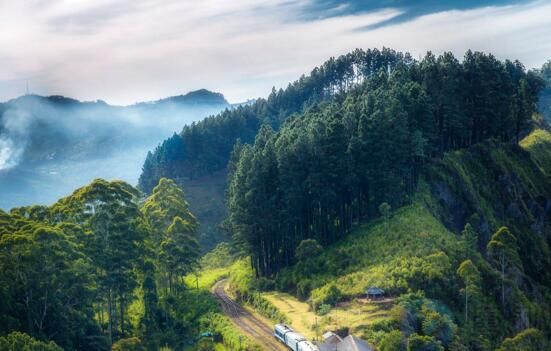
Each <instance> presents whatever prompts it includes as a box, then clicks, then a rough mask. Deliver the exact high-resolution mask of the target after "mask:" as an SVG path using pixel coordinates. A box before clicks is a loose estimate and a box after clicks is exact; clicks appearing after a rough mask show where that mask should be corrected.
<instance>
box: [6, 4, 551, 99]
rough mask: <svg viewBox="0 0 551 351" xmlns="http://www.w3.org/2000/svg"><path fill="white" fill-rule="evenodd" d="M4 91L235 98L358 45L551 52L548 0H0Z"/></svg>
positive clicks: (416, 51) (502, 53)
mask: <svg viewBox="0 0 551 351" xmlns="http://www.w3.org/2000/svg"><path fill="white" fill-rule="evenodd" d="M0 33H2V34H1V35H0V68H1V69H0V100H7V99H9V98H13V97H15V96H18V95H21V94H22V93H24V91H25V84H26V82H27V81H29V85H30V89H31V91H32V92H34V93H38V94H43V95H49V94H62V95H68V96H72V97H76V98H78V99H81V100H95V99H103V100H106V101H107V102H110V103H114V104H129V103H133V102H136V101H143V100H153V99H158V98H161V97H164V96H169V95H175V94H180V93H185V92H187V91H190V90H195V89H199V88H207V89H211V90H215V91H219V92H222V93H223V94H224V95H226V97H227V98H228V99H229V100H230V101H232V102H238V101H244V100H247V99H249V98H253V97H259V96H266V95H267V94H268V93H269V91H270V89H271V87H272V86H274V85H275V86H276V87H282V86H286V85H287V83H288V82H289V81H292V80H294V79H296V78H297V77H299V76H300V75H301V74H303V73H307V72H309V71H310V70H311V69H312V68H313V67H314V66H316V65H319V64H320V63H322V62H323V61H325V60H326V59H327V58H328V57H330V56H337V55H340V54H343V53H346V52H348V51H350V50H353V49H354V48H356V47H362V48H370V47H379V48H380V47H382V46H387V47H392V48H394V49H397V50H402V51H409V52H411V53H412V54H413V56H414V57H419V56H420V55H423V54H424V53H425V52H426V51H427V50H432V51H433V52H435V53H441V52H443V51H452V52H454V53H455V54H456V55H457V56H459V57H461V56H462V55H463V53H464V52H465V51H466V50H467V49H473V50H483V51H489V52H492V53H494V54H495V55H496V56H497V57H499V58H501V59H504V58H510V59H519V60H521V61H522V62H523V63H525V65H526V66H527V67H539V66H540V65H541V64H543V62H545V61H546V60H548V59H551V40H549V37H550V34H549V33H551V2H550V1H541V0H539V1H514V0H482V1H474V0H463V1H437V0H424V1H423V0H421V1H412V0H411V1H407V0H374V1H356V0H353V1H344V2H342V1H334V0H318V1H315V0H297V1H293V0H255V1H253V0H216V1H214V0H202V1H195V0H186V1H182V0H165V1H160V0H80V1H74V0H27V1H0Z"/></svg>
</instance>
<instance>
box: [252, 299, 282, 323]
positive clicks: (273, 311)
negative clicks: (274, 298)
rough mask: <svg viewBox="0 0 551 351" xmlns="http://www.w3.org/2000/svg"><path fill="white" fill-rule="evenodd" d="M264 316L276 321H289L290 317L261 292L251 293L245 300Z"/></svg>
mask: <svg viewBox="0 0 551 351" xmlns="http://www.w3.org/2000/svg"><path fill="white" fill-rule="evenodd" d="M245 302H246V303H248V304H249V305H251V306H252V307H253V308H254V309H255V310H257V311H258V312H259V313H260V314H262V315H263V316H264V317H266V318H268V319H270V320H272V321H273V322H276V323H281V322H285V323H289V318H288V317H287V316H286V315H284V314H283V313H282V312H281V311H280V310H279V309H278V308H277V307H275V306H274V304H272V303H271V302H270V301H268V300H267V299H266V298H265V297H264V296H262V295H261V294H259V293H250V294H249V295H248V298H247V299H246V301H245Z"/></svg>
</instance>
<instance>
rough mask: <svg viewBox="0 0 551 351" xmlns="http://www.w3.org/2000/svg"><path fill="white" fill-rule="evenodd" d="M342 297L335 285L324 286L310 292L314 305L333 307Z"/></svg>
mask: <svg viewBox="0 0 551 351" xmlns="http://www.w3.org/2000/svg"><path fill="white" fill-rule="evenodd" d="M341 297H342V292H341V290H340V289H339V288H337V286H336V285H334V284H330V285H326V286H324V287H322V288H320V289H316V290H314V291H312V301H313V302H314V303H315V304H316V305H322V304H329V305H335V304H336V303H337V302H339V300H340V299H341Z"/></svg>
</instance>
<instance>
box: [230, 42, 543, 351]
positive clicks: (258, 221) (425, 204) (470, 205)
mask: <svg viewBox="0 0 551 351" xmlns="http://www.w3.org/2000/svg"><path fill="white" fill-rule="evenodd" d="M543 87H544V83H543V80H542V79H541V78H540V77H539V76H538V74H536V73H534V72H526V70H525V69H524V68H523V66H522V65H521V64H520V63H518V62H516V63H513V62H509V61H505V62H500V61H498V60H496V59H495V58H494V57H493V56H491V55H486V54H482V53H472V52H467V53H466V55H465V57H464V60H463V61H462V62H459V61H458V60H457V59H455V58H454V57H453V56H452V55H451V54H444V55H442V56H439V57H435V56H433V55H431V54H429V55H427V56H426V57H425V58H424V59H423V60H422V61H420V62H411V63H409V64H406V63H401V64H398V65H397V66H396V67H395V68H394V69H393V70H391V71H387V70H382V71H380V72H379V73H378V74H376V75H373V76H372V77H370V78H368V79H366V80H365V81H364V82H363V83H362V84H361V85H359V86H357V87H355V88H353V89H351V90H350V91H348V92H347V93H346V94H345V95H343V96H342V97H341V98H339V99H334V100H332V101H328V102H324V103H321V104H315V105H313V106H311V107H309V108H307V109H306V110H305V112H304V113H302V114H300V115H296V116H294V117H292V118H290V119H289V120H288V121H287V122H286V123H285V124H284V125H283V126H282V128H281V129H280V130H279V131H274V130H273V129H272V128H271V127H270V126H263V127H262V128H261V129H260V131H259V133H258V135H257V136H256V138H255V142H254V144H241V143H238V144H236V146H235V148H234V151H233V153H232V157H231V160H230V163H229V166H228V168H229V170H230V183H229V189H228V206H229V224H230V227H231V230H232V233H233V235H234V239H235V240H236V242H237V244H238V245H239V246H240V247H244V250H245V252H247V254H248V255H250V257H251V266H252V268H253V269H254V272H255V274H256V276H257V277H260V279H259V280H258V283H257V284H258V286H259V287H261V288H262V287H266V286H275V287H276V288H277V289H279V290H283V291H288V292H291V293H292V294H294V295H295V296H297V297H299V298H302V299H306V300H308V301H310V302H311V303H312V304H313V306H314V307H313V308H314V309H316V307H315V306H324V307H323V308H322V310H320V311H324V312H320V313H326V312H325V311H326V310H327V309H328V308H329V309H330V308H331V306H333V305H335V303H338V302H339V301H344V302H346V303H350V301H351V300H352V299H354V298H357V297H359V296H361V295H362V294H363V293H364V292H365V289H367V288H368V287H370V286H378V287H382V288H384V289H385V291H386V292H387V294H390V295H391V296H395V297H397V299H396V302H397V306H396V307H395V308H394V309H393V312H392V313H391V317H390V318H389V319H386V320H385V321H384V323H383V322H381V323H379V324H377V323H375V324H373V325H366V324H363V325H358V326H355V329H354V332H355V333H360V334H362V335H364V337H365V338H366V339H368V340H369V341H370V342H372V343H373V344H375V345H377V346H379V347H381V350H402V349H403V348H401V346H399V345H404V346H403V347H404V348H405V345H409V346H407V347H408V350H425V349H426V350H429V349H430V350H443V349H449V350H462V349H465V348H467V349H469V350H493V349H496V348H498V347H500V345H501V347H502V348H501V349H500V350H516V349H517V348H518V347H520V346H519V345H528V344H530V345H532V346H530V347H532V348H527V350H532V349H534V350H536V349H539V348H538V347H540V348H541V347H543V348H544V349H545V348H547V346H542V345H548V344H546V341H545V339H546V338H549V337H550V336H551V325H549V320H550V318H551V307H550V306H551V300H549V296H550V295H549V294H550V292H551V285H550V282H551V276H549V267H551V251H550V245H551V232H550V231H549V228H550V226H549V225H550V222H551V217H550V214H551V213H550V212H549V210H550V207H549V204H550V201H551V184H550V180H549V176H548V174H549V173H548V172H549V165H550V164H551V158H549V152H550V150H551V144H550V143H549V136H550V134H549V132H548V131H546V130H535V131H533V132H532V133H530V130H532V129H533V128H534V126H535V125H539V123H541V122H533V119H532V118H533V114H534V113H535V112H536V104H537V101H538V96H539V93H540V91H541V89H543ZM536 119H537V118H536ZM528 133H530V134H528ZM523 136H526V137H525V138H524V139H523ZM519 142H520V145H519ZM376 218H379V219H377V220H376V221H375V222H373V220H374V219H376ZM366 223H369V224H366ZM411 293H413V294H411ZM320 308H321V307H320ZM345 325H346V322H345ZM529 328H536V329H529ZM538 330H539V331H538ZM517 333H519V335H518V337H516V338H515V339H509V340H508V341H506V340H505V341H504V339H505V338H506V337H510V338H513V336H515V334H517ZM528 340H531V341H528ZM502 342H503V344H502ZM389 345H394V346H389ZM412 345H417V346H412ZM422 345H425V346H422ZM511 345H513V346H511ZM514 345H517V346H514ZM533 345H540V346H533ZM423 347H426V348H423ZM526 347H528V346H526Z"/></svg>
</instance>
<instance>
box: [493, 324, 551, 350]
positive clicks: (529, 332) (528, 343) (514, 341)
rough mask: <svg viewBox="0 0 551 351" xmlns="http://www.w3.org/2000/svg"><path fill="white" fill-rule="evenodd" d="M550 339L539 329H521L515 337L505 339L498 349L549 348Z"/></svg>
mask: <svg viewBox="0 0 551 351" xmlns="http://www.w3.org/2000/svg"><path fill="white" fill-rule="evenodd" d="M549 346H550V345H549V341H548V340H546V338H545V336H544V335H543V333H542V332H541V331H539V330H538V329H534V328H530V329H526V330H523V331H521V332H520V333H518V334H517V335H516V336H515V337H513V338H506V339H505V340H503V343H502V344H501V346H500V348H499V349H497V351H517V350H522V351H536V350H549Z"/></svg>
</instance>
